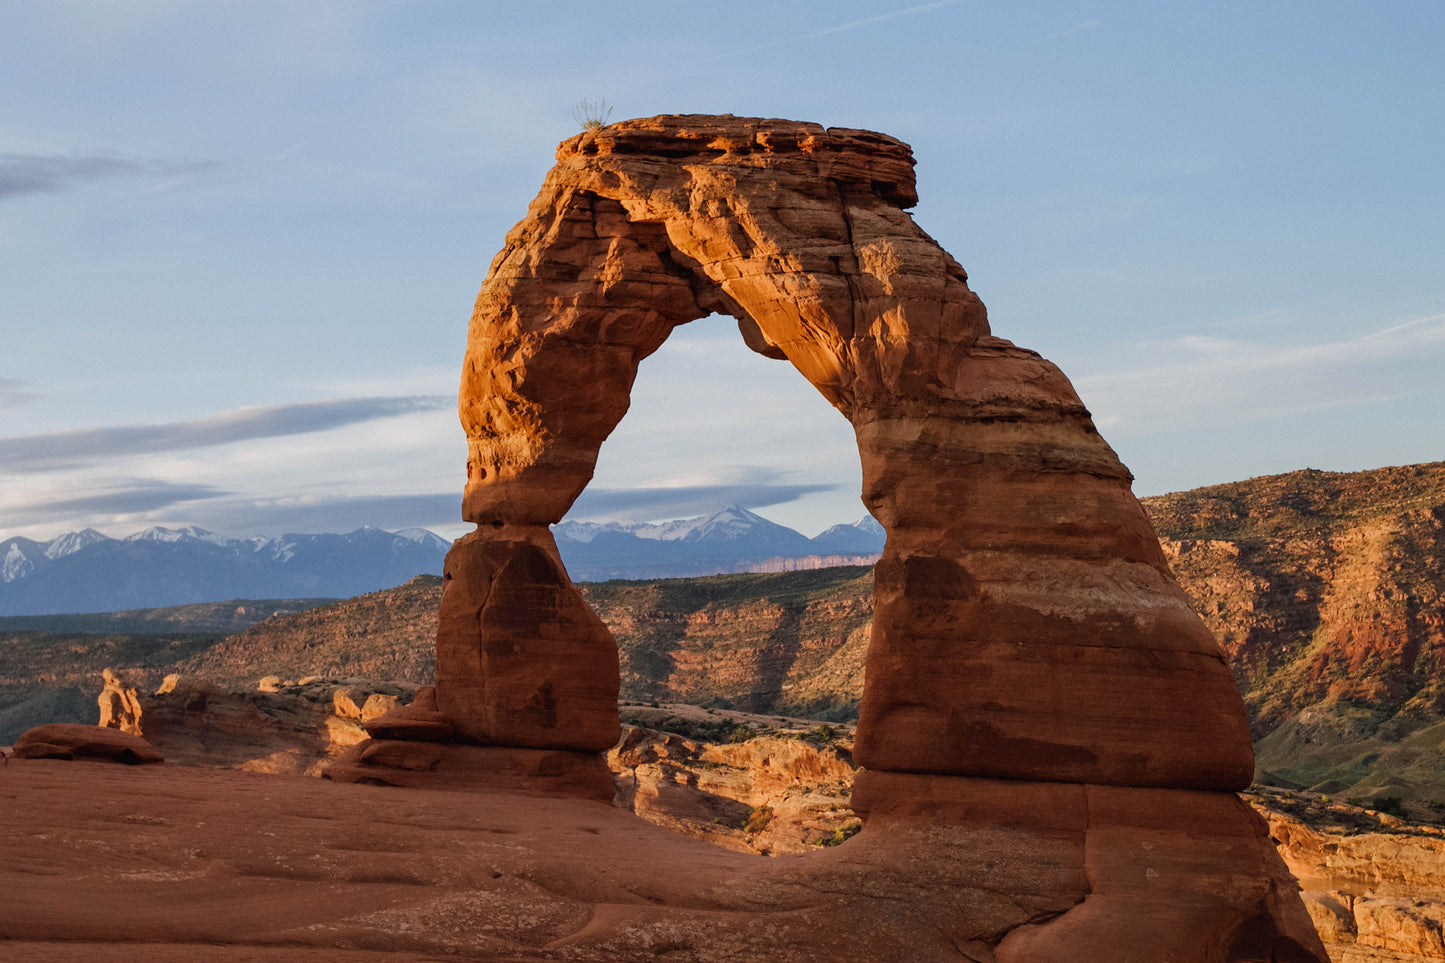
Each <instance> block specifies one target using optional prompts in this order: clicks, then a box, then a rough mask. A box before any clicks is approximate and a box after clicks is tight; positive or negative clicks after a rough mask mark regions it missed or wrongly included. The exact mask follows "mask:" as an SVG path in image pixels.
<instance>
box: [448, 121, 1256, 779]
mask: <svg viewBox="0 0 1445 963" xmlns="http://www.w3.org/2000/svg"><path fill="white" fill-rule="evenodd" d="M916 200H917V197H916V194H915V190H914V179H913V161H912V157H911V155H910V152H909V150H908V148H907V147H906V145H904V144H902V143H900V142H898V141H896V140H893V139H892V138H889V137H886V136H884V135H881V134H875V133H871V132H867V131H858V130H840V129H836V128H835V129H827V130H825V129H824V128H822V127H819V126H817V125H812V124H800V123H794V122H789V121H777V120H747V119H737V118H732V117H706V116H686V117H665V118H654V119H651V120H638V121H628V122H624V123H619V124H613V125H610V126H608V127H604V128H600V129H596V130H589V131H586V132H584V133H582V134H579V135H578V136H576V137H573V138H572V139H571V140H569V141H566V142H564V143H563V144H562V145H561V146H560V147H559V149H558V153H557V166H556V167H554V168H553V170H552V171H551V172H550V173H549V174H548V176H547V179H546V181H545V182H544V184H543V186H542V190H541V192H540V194H539V195H538V197H537V199H536V200H535V201H533V203H532V205H531V208H530V210H529V212H528V216H527V218H526V219H525V220H523V221H522V222H521V223H519V224H518V225H517V226H516V227H515V228H513V230H512V231H511V232H510V233H509V234H508V236H507V240H506V246H505V248H504V250H503V251H502V252H501V253H500V254H499V255H498V256H497V258H496V259H495V260H494V261H493V263H492V266H491V270H490V272H489V274H488V276H487V279H486V281H485V283H484V284H483V286H482V290H481V293H480V295H479V297H478V300H477V306H476V311H475V313H474V314H473V316H472V321H471V326H470V329H469V335H468V347H467V358H466V363H465V367H464V370H463V376H462V387H461V402H460V411H461V418H462V422H463V425H464V426H465V428H466V430H467V435H468V439H469V457H468V479H467V488H466V494H465V499H464V515H465V517H466V518H467V519H468V520H470V521H475V522H477V523H478V524H479V530H478V532H477V533H476V534H475V535H473V536H469V537H468V538H467V539H464V540H462V541H461V542H459V543H458V545H457V547H456V548H455V549H454V550H453V553H452V556H451V560H450V561H449V563H448V569H449V570H448V579H449V581H448V584H447V587H446V590H445V594H444V600H443V612H442V623H441V627H440V630H439V635H438V657H437V659H438V666H437V682H438V699H439V704H440V707H441V710H442V712H443V713H444V714H445V715H447V716H448V717H449V718H450V719H451V720H452V721H453V723H454V724H455V725H456V727H457V731H458V733H459V734H460V735H461V736H462V737H463V738H467V739H470V740H474V741H477V742H482V743H494V744H503V745H514V746H529V747H538V748H542V747H560V748H572V749H583V750H595V749H601V748H605V747H606V746H608V745H610V744H611V742H612V741H613V740H614V739H615V737H616V733H617V722H616V709H615V696H616V685H617V683H616V679H617V667H616V652H615V647H614V646H613V645H612V643H611V639H610V636H609V635H608V633H607V631H606V629H605V627H603V626H602V625H601V623H600V622H599V621H598V620H597V619H596V617H595V616H593V615H592V613H590V611H588V610H587V607H586V605H585V604H583V603H582V601H581V599H580V598H579V597H578V596H577V595H576V593H575V591H574V590H573V589H572V588H571V585H570V583H569V582H568V580H567V577H566V575H565V572H564V571H563V569H562V566H561V563H560V561H559V559H558V558H557V553H556V547H555V545H554V543H553V542H552V539H551V536H550V534H549V532H548V530H547V525H548V524H550V523H553V522H556V521H559V520H560V519H561V518H562V516H563V514H565V512H566V511H567V509H568V507H569V506H570V505H571V504H572V502H573V500H574V499H575V498H576V497H577V496H578V494H580V492H581V491H582V489H583V487H584V486H585V485H586V483H587V481H588V480H589V479H590V478H591V474H592V468H593V465H594V464H595V461H596V457H597V452H598V449H599V447H600V445H601V444H602V442H603V440H604V439H605V438H606V437H607V435H608V434H609V433H610V432H611V431H612V429H613V428H614V427H615V426H616V424H617V423H618V421H619V420H620V419H621V418H622V416H623V415H624V414H625V412H626V411H627V407H628V392H629V389H630V386H631V384H632V380H633V378H634V376H635V374H636V370H637V365H638V362H639V361H640V360H641V359H642V358H644V357H646V356H647V355H648V354H650V353H651V352H652V351H654V350H656V348H657V347H658V346H659V345H660V344H661V343H662V342H663V340H664V339H665V338H666V337H667V335H668V333H669V332H670V331H671V330H672V329H673V328H674V327H675V326H677V325H679V324H683V323H686V322H688V321H691V320H694V319H696V318H700V317H703V316H705V315H707V314H710V313H713V312H719V313H726V314H730V315H732V316H733V317H735V318H737V319H738V322H739V327H740V329H741V331H742V335H743V337H744V339H745V340H746V341H747V343H748V344H749V345H750V346H751V347H753V348H754V349H755V350H758V351H760V352H762V353H764V354H766V355H768V356H770V357H774V358H780V359H786V360H787V361H788V362H790V363H791V364H792V365H793V367H795V368H796V369H797V370H798V371H799V372H800V373H801V374H802V375H803V376H804V377H806V378H807V379H808V380H809V381H810V382H811V383H812V384H813V385H814V386H815V387H816V388H817V389H818V390H819V392H821V393H822V395H823V396H824V398H826V399H827V401H828V402H829V403H831V404H832V405H833V406H834V407H836V408H837V409H838V410H839V411H840V412H841V413H842V414H843V415H844V416H846V417H847V418H848V419H849V420H850V421H851V422H852V424H853V427H854V430H855V433H856V435H857V438H858V447H859V453H860V456H861V458H862V462H863V477H864V492H863V496H864V500H865V502H866V503H867V505H868V507H869V509H870V511H872V512H873V514H874V515H875V516H876V517H877V518H878V519H879V521H880V522H882V524H883V525H884V527H885V529H887V531H888V545H887V549H886V550H885V554H884V558H883V560H882V561H881V562H880V563H879V565H878V567H877V570H876V588H875V606H876V614H875V620H874V630H873V640H872V643H871V647H870V651H869V655H868V663H867V681H866V689H865V694H864V703H863V708H862V716H861V719H860V724H859V737H858V758H859V761H860V762H861V763H862V764H863V765H865V766H866V767H868V768H869V769H870V770H876V771H883V772H888V771H894V772H916V773H942V774H952V775H966V776H991V777H1004V778H1013V779H1030V780H1054V781H1068V782H1079V783H1102V784H1112V785H1122V786H1156V787H1192V788H1207V789H1236V788H1242V787H1243V786H1245V785H1247V784H1248V782H1249V780H1250V777H1251V775H1252V768H1253V761H1252V753H1251V750H1250V745H1249V740H1248V731H1247V726H1246V722H1245V715H1244V710H1243V705H1242V703H1241V701H1240V699H1239V696H1238V694H1237V692H1236V690H1235V687H1234V684H1233V681H1232V679H1231V677H1230V674H1229V671H1228V669H1227V667H1226V665H1225V662H1224V658H1223V655H1222V653H1221V651H1220V649H1219V647H1218V645H1217V644H1216V643H1215V641H1214V639H1213V638H1212V637H1211V636H1210V635H1209V633H1208V631H1207V630H1206V629H1205V628H1204V627H1203V625H1202V624H1201V623H1200V621H1199V620H1198V618H1197V617H1196V616H1195V615H1194V614H1193V613H1192V611H1191V610H1190V609H1189V607H1188V605H1187V602H1186V600H1185V597H1184V595H1183V593H1182V592H1181V591H1180V590H1179V589H1178V587H1177V585H1176V584H1175V583H1174V581H1173V578H1172V576H1171V575H1170V574H1169V571H1168V567H1167V565H1166V563H1165V561H1164V559H1163V557H1162V555H1161V553H1160V551H1159V547H1158V544H1157V541H1156V540H1155V538H1154V535H1153V531H1152V529H1151V527H1150V526H1149V524H1148V522H1147V520H1146V519H1145V517H1144V514H1143V512H1142V510H1141V509H1140V508H1139V506H1138V504H1137V502H1136V501H1135V500H1134V498H1133V496H1132V494H1131V493H1130V490H1129V482H1130V475H1129V473H1128V471H1127V470H1126V469H1125V468H1124V466H1123V465H1122V464H1121V463H1120V462H1119V460H1118V458H1117V457H1116V456H1115V454H1114V452H1113V451H1112V450H1111V449H1110V448H1109V446H1108V445H1107V444H1106V443H1105V442H1104V440H1103V439H1102V438H1101V437H1100V436H1099V434H1098V432H1097V431H1096V430H1095V429H1094V426H1093V424H1092V422H1091V421H1090V418H1089V414H1088V412H1087V411H1086V410H1085V408H1084V406H1083V405H1082V404H1081V403H1080V402H1079V400H1078V398H1077V396H1076V395H1075V393H1074V391H1073V389H1072V387H1071V386H1070V385H1069V383H1068V381H1067V379H1066V378H1065V377H1064V376H1063V374H1062V373H1061V372H1059V370H1058V369H1057V368H1056V367H1054V366H1053V365H1051V364H1050V363H1049V362H1047V361H1045V360H1044V359H1042V358H1041V357H1039V356H1038V355H1037V354H1035V353H1034V352H1031V351H1028V350H1025V349H1021V348H1018V347H1016V346H1014V345H1013V344H1011V343H1009V342H1007V341H1005V340H1002V339H1000V338H996V337H994V336H992V334H991V333H990V330H989V324H988V319H987V315H986V312H985V310H984V307H983V304H982V303H981V302H980V301H979V299H978V298H977V297H976V296H975V295H974V293H973V292H972V291H971V290H969V287H968V284H967V275H966V274H965V272H964V270H963V269H962V268H961V267H960V266H959V265H958V264H957V262H955V261H954V260H953V258H951V257H950V256H949V255H948V254H947V253H946V252H945V251H944V250H943V249H942V248H940V247H939V246H938V245H937V244H936V243H935V242H934V241H933V240H932V239H931V238H930V237H928V235H926V234H925V233H924V232H923V231H922V230H920V229H919V228H918V227H917V226H916V225H915V224H914V223H913V220H912V218H911V217H910V216H909V215H908V214H907V212H906V210H905V208H907V207H909V206H912V204H914V203H915V202H916Z"/></svg>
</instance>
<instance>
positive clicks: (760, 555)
mask: <svg viewBox="0 0 1445 963" xmlns="http://www.w3.org/2000/svg"><path fill="white" fill-rule="evenodd" d="M552 532H553V535H554V536H555V537H556V539H557V548H558V550H559V551H560V552H561V554H562V560H563V561H564V562H565V563H566V564H567V570H568V572H569V573H571V575H572V577H573V578H574V579H576V580H578V581H598V580H603V579H611V578H634V579H642V578H649V579H650V578H676V577H681V576H688V575H712V574H716V573H719V572H746V571H780V570H783V569H790V568H821V567H823V566H825V565H850V564H868V563H871V562H872V561H873V560H874V559H875V558H876V557H877V554H878V553H879V552H881V551H882V550H883V541H884V536H883V528H882V526H880V525H879V524H878V523H877V522H876V521H874V520H873V519H872V518H864V519H863V520H862V521H859V522H857V523H855V524H853V525H835V526H833V527H832V528H830V529H828V530H827V531H826V532H823V533H822V534H821V535H819V536H817V537H816V538H811V539H810V538H807V537H806V536H804V535H802V534H800V533H798V532H796V531H794V530H793V529H791V528H787V527H785V526H783V525H778V524H776V523H774V522H770V521H768V520H767V519H766V518H764V517H762V516H761V515H758V514H756V513H755V512H750V511H748V510H747V509H746V508H742V507H740V506H737V505H729V506H728V507H726V508H724V509H722V510H721V511H718V512H714V513H713V514H711V515H700V516H698V517H697V518H684V519H679V520H676V521H671V522H664V523H661V524H645V523H616V522H610V523H607V524H597V523H595V522H573V521H568V522H563V523H562V524H560V525H556V526H554V527H553V529H552ZM450 547H451V543H450V542H448V541H446V540H445V539H443V538H440V537H439V536H437V535H435V534H433V533H432V532H429V531H427V530H426V529H424V528H407V529H402V530H401V531H398V532H387V531H382V530H381V529H379V528H371V527H365V528H358V529H357V530H356V531H354V532H348V533H346V534H344V535H334V534H323V535H302V534H294V533H290V534H285V535H270V536H256V537H252V538H230V537H228V536H226V535H218V534H217V533H215V532H211V531H207V530H206V529H204V528H197V527H195V526H187V527H185V528H160V527H156V528H148V529H146V530H145V531H143V532H136V533H134V534H132V535H127V536H126V537H124V538H110V537H108V536H106V535H103V534H101V533H100V532H97V531H95V530H94V529H86V530H84V531H81V532H68V533H66V534H64V535H60V536H58V537H56V538H53V539H51V540H50V541H48V542H37V541H34V540H32V539H28V538H19V537H16V538H10V539H6V540H5V541H0V615H47V614H53V613H58V612H113V611H119V610H123V609H138V608H155V607H159V606H165V605H183V604H186V603H189V602H216V601H221V600H223V599H233V598H253V599H263V598H321V597H332V598H345V597H349V596H353V595H361V594H363V593H365V592H372V591H375V590H377V589H381V588H389V587H391V586H393V585H400V584H401V583H402V582H405V581H407V580H408V579H410V578H412V577H413V576H416V575H421V574H424V573H426V574H440V572H441V570H442V560H443V559H444V558H445V557H446V553H447V549H449V548H450Z"/></svg>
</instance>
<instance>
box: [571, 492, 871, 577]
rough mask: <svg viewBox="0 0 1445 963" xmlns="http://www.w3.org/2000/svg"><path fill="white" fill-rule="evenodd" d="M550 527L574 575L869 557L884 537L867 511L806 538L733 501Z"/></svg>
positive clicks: (687, 571)
mask: <svg viewBox="0 0 1445 963" xmlns="http://www.w3.org/2000/svg"><path fill="white" fill-rule="evenodd" d="M552 534H553V536H554V537H555V538H556V539H557V549H558V551H559V552H560V553H561V555H562V561H563V562H565V563H566V565H567V571H568V572H569V573H570V574H571V576H572V577H573V578H574V579H576V580H578V581H599V580H603V579H612V578H633V579H640V578H678V577H682V576H689V575H713V574H717V573H720V572H746V571H754V570H759V571H760V570H769V571H775V570H779V569H782V568H803V567H815V568H816V567H822V566H823V565H844V564H868V563H871V562H872V561H873V560H874V558H875V557H876V556H877V554H878V553H879V552H881V551H882V550H883V541H884V534H883V526H881V525H879V524H878V523H877V522H876V521H874V520H873V518H871V517H868V518H865V519H863V520H862V521H859V522H857V523H855V524H853V525H835V526H833V527H832V528H830V529H828V531H826V532H824V533H822V534H821V535H819V536H818V537H816V538H811V539H810V538H808V537H806V536H804V535H802V534H800V533H799V532H796V531H794V530H793V529H791V528H787V527H785V526H783V525H779V524H777V523H775V522H770V521H768V520H767V519H766V518H764V517H762V516H761V515H758V514H757V513H755V512H750V511H748V510H747V509H746V508H742V507H741V506H738V505H729V506H728V507H726V508H724V509H722V510H721V511H718V512H715V513H713V514H712V515H700V516H698V517H696V518H683V519H678V520H676V521H671V522H662V523H659V524H648V523H639V522H607V523H604V524H599V523H597V522H576V521H566V522H562V523H561V524H560V525H554V526H553V527H552Z"/></svg>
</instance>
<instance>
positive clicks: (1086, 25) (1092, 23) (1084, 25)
mask: <svg viewBox="0 0 1445 963" xmlns="http://www.w3.org/2000/svg"><path fill="white" fill-rule="evenodd" d="M1098 26H1099V21H1097V20H1081V21H1079V22H1078V23H1076V24H1074V25H1073V26H1071V27H1065V28H1064V29H1062V30H1055V31H1054V32H1053V33H1051V34H1049V39H1051V40H1053V39H1057V38H1059V37H1069V36H1073V35H1074V34H1076V33H1084V32H1085V31H1088V30H1093V29H1095V28H1096V27H1098Z"/></svg>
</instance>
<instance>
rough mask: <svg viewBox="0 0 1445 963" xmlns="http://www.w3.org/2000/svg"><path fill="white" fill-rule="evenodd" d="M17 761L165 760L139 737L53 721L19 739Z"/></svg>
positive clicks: (116, 730)
mask: <svg viewBox="0 0 1445 963" xmlns="http://www.w3.org/2000/svg"><path fill="white" fill-rule="evenodd" d="M15 758H17V759H94V760H99V761H101V762H121V763H125V764H126V765H131V766H137V765H142V764H145V763H157V762H164V761H165V757H164V756H163V755H161V753H160V752H159V751H157V750H156V747H155V746H153V745H151V744H150V743H149V742H147V741H146V740H144V739H142V738H141V737H140V736H138V735H135V734H133V733H129V732H122V731H120V730H119V729H112V728H107V727H104V726H83V725H80V724H79V723H74V722H50V723H46V724H45V725H43V726H36V727H35V728H33V729H27V730H26V731H25V732H24V733H22V734H21V736H20V738H19V739H16V740H15Z"/></svg>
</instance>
